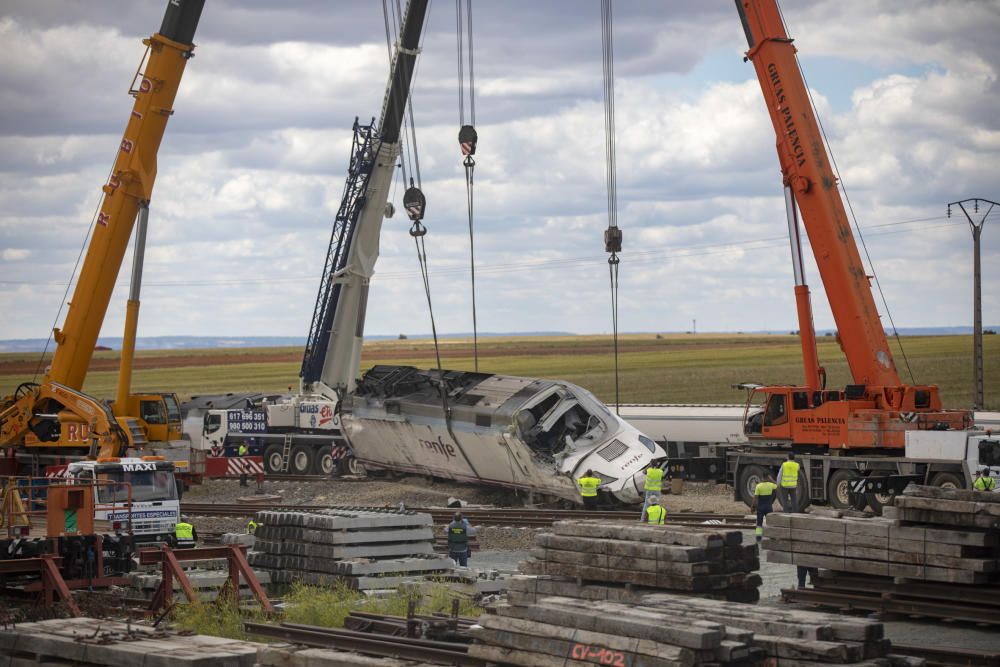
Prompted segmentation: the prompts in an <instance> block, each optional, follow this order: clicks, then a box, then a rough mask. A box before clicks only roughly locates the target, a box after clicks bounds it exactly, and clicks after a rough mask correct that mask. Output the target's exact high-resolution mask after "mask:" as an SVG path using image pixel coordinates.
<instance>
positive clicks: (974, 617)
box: [781, 588, 1000, 625]
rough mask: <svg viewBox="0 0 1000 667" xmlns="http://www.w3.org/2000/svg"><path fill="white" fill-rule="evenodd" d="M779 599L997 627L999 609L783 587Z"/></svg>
mask: <svg viewBox="0 0 1000 667" xmlns="http://www.w3.org/2000/svg"><path fill="white" fill-rule="evenodd" d="M781 596H782V597H783V598H784V599H785V600H791V601H795V602H805V603H806V604H811V605H814V606H819V607H836V608H837V609H862V610H865V611H881V612H887V613H899V614H909V615H916V616H927V617H929V618H941V619H953V620H956V621H965V622H969V623H985V624H989V625H1000V610H997V609H984V608H983V607H981V606H975V605H972V606H968V605H962V604H947V603H942V602H931V601H926V600H905V599H901V598H887V597H881V596H878V597H877V596H874V595H865V594H864V593H837V592H833V591H825V590H816V589H814V588H799V589H791V588H783V589H781Z"/></svg>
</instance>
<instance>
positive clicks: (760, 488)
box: [753, 482, 778, 496]
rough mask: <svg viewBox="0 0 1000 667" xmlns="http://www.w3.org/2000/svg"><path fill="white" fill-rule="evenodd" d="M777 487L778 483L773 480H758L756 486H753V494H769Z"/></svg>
mask: <svg viewBox="0 0 1000 667" xmlns="http://www.w3.org/2000/svg"><path fill="white" fill-rule="evenodd" d="M777 488H778V485H777V484H775V483H774V482H758V484H757V486H755V487H754V490H753V494H754V495H755V496H769V495H771V494H772V493H774V491H775V490H776V489H777Z"/></svg>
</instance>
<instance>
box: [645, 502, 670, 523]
mask: <svg viewBox="0 0 1000 667" xmlns="http://www.w3.org/2000/svg"><path fill="white" fill-rule="evenodd" d="M666 519H667V510H666V509H664V508H663V507H660V506H659V505H650V506H649V507H647V508H646V523H654V524H658V525H661V526H662V525H663V524H664V523H665V522H666Z"/></svg>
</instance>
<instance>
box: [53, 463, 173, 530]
mask: <svg viewBox="0 0 1000 667" xmlns="http://www.w3.org/2000/svg"><path fill="white" fill-rule="evenodd" d="M174 473H175V466H174V463H173V462H172V461H166V460H164V459H163V458H162V457H159V456H143V457H126V458H117V457H111V458H99V459H97V460H96V461H74V462H72V463H69V464H68V465H66V466H54V467H52V468H51V469H49V470H47V471H46V476H48V477H49V478H50V479H53V480H61V481H68V482H70V483H73V484H91V483H92V482H95V481H96V482H97V484H94V485H93V486H94V501H95V503H96V509H95V519H97V520H98V521H102V522H104V523H105V525H107V527H108V528H110V530H112V531H115V532H120V533H128V534H131V535H132V540H133V543H134V544H136V545H147V546H149V545H154V544H164V543H168V542H170V541H171V540H172V538H173V535H174V526H176V525H177V523H178V522H179V521H180V511H181V506H180V495H179V485H178V483H177V479H176V477H175V474H174ZM129 495H131V499H129V497H128V496H129ZM129 500H131V502H130V503H129V502H128V501H129Z"/></svg>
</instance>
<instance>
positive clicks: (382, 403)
mask: <svg viewBox="0 0 1000 667" xmlns="http://www.w3.org/2000/svg"><path fill="white" fill-rule="evenodd" d="M341 422H342V426H343V428H344V431H345V433H346V435H347V439H348V440H349V441H350V443H351V447H352V449H353V450H354V455H355V457H357V459H358V460H359V461H361V462H362V463H363V464H365V465H366V466H369V467H376V468H389V469H393V470H401V471H408V472H413V473H417V474H422V475H430V476H434V477H443V478H448V479H455V480H459V481H468V482H482V483H487V484H492V485H499V486H505V487H509V488H512V489H519V490H524V491H529V492H533V493H536V494H541V495H548V496H553V497H557V498H562V499H566V500H570V501H574V502H577V503H579V502H581V498H580V493H579V491H578V489H577V486H576V481H575V480H576V479H577V478H579V477H580V476H582V474H583V473H584V472H585V471H586V470H588V469H591V470H593V471H594V474H595V476H596V477H598V478H600V479H601V480H602V485H601V490H602V492H603V495H604V497H605V498H606V499H607V500H609V501H613V502H617V503H621V504H632V503H638V502H641V500H642V486H643V480H644V475H643V471H644V469H645V468H646V467H647V466H648V465H649V464H650V463H652V462H654V461H657V460H659V459H662V458H663V457H664V456H665V453H664V451H663V450H662V449H661V448H660V447H659V445H657V444H656V443H655V442H653V440H652V439H650V438H648V437H646V436H645V435H643V434H642V433H640V432H639V431H638V430H636V429H635V428H634V427H632V426H630V425H629V424H628V423H626V422H625V421H624V420H622V419H621V418H619V417H617V416H616V415H615V414H613V413H612V412H610V411H609V410H608V408H607V407H606V406H605V405H604V404H603V403H601V402H600V401H599V400H597V398H595V397H594V395H593V394H591V393H590V392H588V391H587V390H586V389H583V388H582V387H579V386H577V385H574V384H571V383H569V382H563V381H558V380H542V379H537V378H523V377H513V376H508V375H493V374H488V373H473V372H467V371H442V372H440V373H439V372H438V371H437V370H418V369H416V368H413V367H411V366H394V365H379V366H375V367H373V368H372V369H371V370H369V371H368V372H367V373H365V374H364V376H363V377H362V379H361V380H360V381H359V382H358V384H357V387H356V389H355V390H354V391H353V392H351V393H349V394H347V395H346V396H344V398H343V400H342V403H341Z"/></svg>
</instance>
